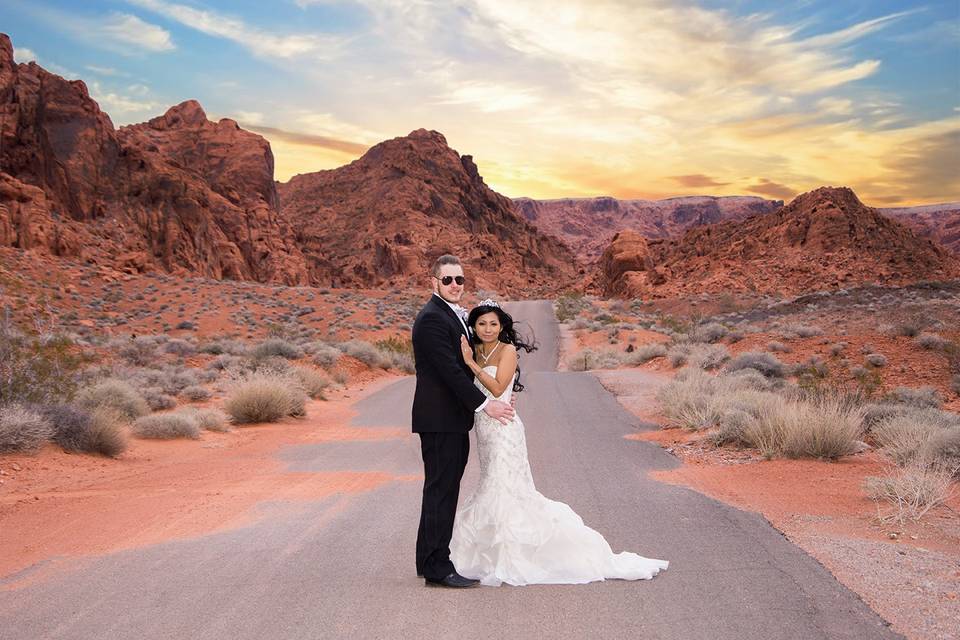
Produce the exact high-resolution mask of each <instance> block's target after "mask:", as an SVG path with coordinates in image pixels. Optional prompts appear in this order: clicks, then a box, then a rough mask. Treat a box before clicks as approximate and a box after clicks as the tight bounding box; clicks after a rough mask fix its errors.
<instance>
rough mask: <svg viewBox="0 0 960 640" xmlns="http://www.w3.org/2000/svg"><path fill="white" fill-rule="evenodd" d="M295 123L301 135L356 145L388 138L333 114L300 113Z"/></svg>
mask: <svg viewBox="0 0 960 640" xmlns="http://www.w3.org/2000/svg"><path fill="white" fill-rule="evenodd" d="M293 122H294V123H295V124H296V125H297V126H296V127H295V128H296V129H297V130H298V131H299V132H301V133H308V134H310V135H314V136H326V137H330V138H336V139H339V140H350V141H352V142H355V143H368V144H372V143H376V142H380V141H382V140H383V139H384V138H386V137H387V136H386V135H385V134H383V133H380V132H378V131H371V130H369V129H365V128H363V127H360V126H357V125H355V124H351V123H349V122H346V121H344V120H340V119H339V118H337V117H336V116H335V115H333V114H332V113H317V112H311V111H300V112H297V113H296V114H295V116H294V118H293Z"/></svg>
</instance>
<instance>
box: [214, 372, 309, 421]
mask: <svg viewBox="0 0 960 640" xmlns="http://www.w3.org/2000/svg"><path fill="white" fill-rule="evenodd" d="M305 402H306V393H305V392H304V391H303V389H302V388H300V386H299V384H297V383H296V382H295V381H294V380H293V379H291V377H290V376H288V375H284V374H282V373H277V372H269V371H265V372H256V373H252V374H248V375H247V376H245V377H243V378H241V379H239V380H237V381H236V382H235V383H234V384H233V385H232V388H231V389H230V392H229V393H228V395H227V399H226V401H225V402H224V409H225V410H226V412H227V414H228V415H229V416H230V417H231V418H232V419H233V422H234V423H236V424H250V423H256V422H274V421H276V420H279V419H280V418H283V417H285V416H302V415H304V414H305Z"/></svg>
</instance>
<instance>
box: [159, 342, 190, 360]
mask: <svg viewBox="0 0 960 640" xmlns="http://www.w3.org/2000/svg"><path fill="white" fill-rule="evenodd" d="M163 351H164V352H165V353H170V354H173V355H177V356H181V357H184V356H192V355H193V354H195V353H196V352H197V348H196V347H195V346H193V345H192V344H191V343H189V342H187V341H186V340H181V339H179V338H172V339H170V340H169V341H168V342H167V343H166V344H165V345H163Z"/></svg>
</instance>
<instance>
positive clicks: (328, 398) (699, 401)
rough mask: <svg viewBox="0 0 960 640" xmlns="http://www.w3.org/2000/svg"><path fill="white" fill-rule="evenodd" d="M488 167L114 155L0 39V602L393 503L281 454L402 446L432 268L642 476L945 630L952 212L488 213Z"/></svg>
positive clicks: (521, 208) (955, 261)
mask: <svg viewBox="0 0 960 640" xmlns="http://www.w3.org/2000/svg"><path fill="white" fill-rule="evenodd" d="M462 151H467V152H469V150H462ZM483 169H484V168H483V166H478V165H477V164H476V163H475V162H474V160H473V158H472V157H471V156H470V155H461V154H460V152H459V151H458V150H454V149H452V148H451V147H450V146H449V145H448V144H447V140H446V138H445V137H444V135H443V134H442V133H439V132H437V131H433V130H429V129H426V128H424V129H417V130H415V131H412V132H411V133H409V134H408V135H406V136H402V137H397V138H393V139H389V140H384V141H382V142H380V143H378V144H375V145H373V146H371V147H370V148H369V149H368V150H367V151H366V152H365V153H363V154H362V155H361V156H360V157H358V158H357V159H356V160H354V161H353V162H351V163H350V164H347V165H345V166H342V167H339V168H336V169H330V170H322V171H316V172H312V173H304V174H300V175H296V176H294V177H292V178H291V179H290V180H288V181H285V182H278V181H276V180H275V174H274V157H273V152H272V150H271V146H270V144H269V143H268V142H267V140H266V139H265V138H263V137H261V136H260V135H258V134H256V133H253V132H251V131H247V130H245V129H244V128H242V127H241V126H240V125H239V124H238V123H237V122H235V121H233V120H231V119H228V118H223V119H220V120H218V121H213V120H211V119H209V118H208V116H207V114H206V113H205V111H204V108H203V107H202V106H201V104H199V102H197V101H195V100H187V101H184V102H182V103H180V104H177V105H175V106H171V107H170V108H169V109H167V110H166V111H165V112H164V113H163V114H162V115H158V116H156V117H154V118H152V119H150V120H148V121H147V122H143V123H140V124H133V125H126V126H121V127H119V128H117V127H115V126H114V124H113V122H112V121H111V119H110V116H109V114H107V113H106V112H105V111H103V110H102V109H101V108H100V106H99V105H98V104H97V102H96V101H95V100H93V99H92V98H91V97H90V95H89V92H88V89H87V86H86V85H85V84H84V82H83V81H80V80H66V79H64V78H63V77H60V76H59V75H56V74H54V73H51V72H49V71H47V70H46V69H44V68H43V67H42V66H40V65H38V64H37V63H35V62H30V63H27V64H18V63H17V62H15V61H14V58H13V45H12V44H11V41H10V38H9V37H7V36H6V35H0V313H2V317H0V549H2V552H0V591H2V592H4V593H7V594H10V593H13V592H18V591H24V590H29V589H31V588H37V585H40V584H41V583H44V582H45V581H47V580H51V579H53V578H55V577H57V576H62V575H66V574H69V573H71V572H76V571H79V570H81V568H82V567H83V566H84V563H85V562H89V561H91V560H90V559H91V558H97V557H100V556H104V555H108V554H113V553H118V552H121V551H128V550H131V549H145V548H148V547H151V546H152V545H158V544H161V543H164V542H169V541H177V540H191V539H197V538H198V537H201V536H205V535H209V534H211V533H214V532H216V533H222V532H229V531H235V530H238V529H241V528H243V527H246V526H249V525H250V524H251V523H253V522H257V521H263V520H266V519H269V518H270V517H272V516H271V514H274V512H273V511H270V510H269V509H268V510H267V511H262V510H258V509H260V507H258V505H261V507H262V504H263V503H265V502H266V501H277V502H278V503H279V502H284V501H286V502H290V503H293V504H303V503H307V502H309V501H310V500H318V499H320V498H321V497H329V496H334V495H339V494H344V495H360V494H363V493H364V492H372V491H374V490H375V489H377V488H380V487H385V486H388V485H390V483H392V482H394V483H395V482H399V483H406V484H413V485H416V483H417V482H419V480H420V476H418V475H417V474H416V473H413V474H411V473H408V472H399V471H398V472H397V473H395V474H392V475H391V474H388V473H386V472H380V471H377V470H374V469H367V468H362V469H356V470H343V471H336V472H334V471H325V472H322V473H321V472H315V473H311V472H310V471H308V470H296V471H290V470H288V469H287V468H286V467H284V466H283V463H282V461H281V460H280V458H279V457H277V452H278V451H280V450H281V449H282V448H283V447H285V446H287V445H290V444H291V443H296V444H300V445H311V446H321V445H323V444H325V443H326V444H330V443H338V444H344V443H351V442H354V443H355V442H383V441H387V440H391V439H392V440H397V441H400V440H402V439H404V438H409V437H410V434H409V433H408V431H409V429H408V428H407V427H403V428H400V427H398V426H396V425H393V426H391V427H390V428H383V429H379V430H376V431H372V430H369V429H363V428H360V427H357V426H354V424H353V423H352V422H351V420H352V418H353V416H354V415H355V414H356V413H357V411H359V409H357V406H358V405H357V403H358V402H359V401H361V400H363V399H365V398H368V397H371V396H373V395H375V394H377V393H381V392H384V390H386V389H388V387H390V385H393V384H395V383H398V381H400V382H399V383H398V384H402V381H403V379H404V378H405V377H408V376H410V375H411V374H413V373H414V366H415V365H414V361H413V354H412V347H411V343H410V329H411V324H412V322H413V319H414V318H415V316H416V314H417V312H418V310H419V309H420V307H421V306H422V305H423V303H424V301H425V300H426V298H427V296H428V295H429V290H430V281H429V278H428V275H429V270H430V267H431V265H432V264H433V262H434V260H435V259H436V258H437V257H438V256H440V255H442V254H445V253H453V254H456V255H458V256H460V258H461V259H462V260H463V263H464V270H465V272H466V275H467V278H468V285H467V288H468V292H469V295H468V301H467V302H468V303H467V306H470V304H472V303H475V302H477V301H479V300H480V299H482V298H487V297H491V298H494V299H498V300H501V301H503V302H505V303H527V302H528V301H548V302H549V303H550V305H551V308H552V309H553V313H554V316H555V321H554V319H551V323H552V324H551V325H550V326H551V327H556V330H557V332H558V333H557V339H556V341H555V342H556V344H546V343H543V342H542V341H543V340H545V339H546V340H549V338H547V337H546V336H547V335H548V334H545V333H544V329H542V328H540V325H538V326H537V331H536V333H537V337H538V340H541V343H542V344H541V348H542V349H543V350H544V351H546V350H549V349H556V352H557V361H558V363H557V364H558V366H557V368H558V369H559V370H560V371H561V372H570V373H568V374H564V375H571V376H572V375H574V373H573V372H591V375H592V376H593V377H595V378H596V379H597V380H599V383H600V384H601V385H602V386H603V387H604V388H605V389H607V391H609V392H610V393H611V394H613V395H614V396H616V397H617V399H618V400H619V402H620V404H621V405H622V407H623V408H624V409H625V410H626V411H628V412H630V415H631V416H633V419H634V423H633V427H634V428H633V429H632V430H631V431H630V432H629V433H624V434H623V435H622V439H625V440H627V441H628V444H630V445H634V444H638V443H643V445H644V446H646V445H647V444H650V443H653V444H655V445H656V446H658V447H660V448H662V449H663V450H665V451H666V452H668V453H670V454H671V455H672V456H674V457H675V458H676V459H677V461H678V462H677V466H676V467H675V468H672V469H658V470H653V471H650V473H649V476H650V477H651V478H653V479H655V480H657V481H658V482H662V483H666V484H670V485H678V486H684V487H688V488H692V489H693V490H695V491H697V492H699V493H702V494H705V495H707V496H710V497H711V498H715V499H716V500H718V501H720V502H722V503H725V504H727V505H733V506H735V507H737V508H738V509H741V510H743V511H747V512H752V513H757V514H761V515H762V516H763V517H764V518H765V519H766V520H768V521H769V522H770V524H771V525H772V526H773V527H775V528H776V529H777V530H779V531H780V532H781V533H782V534H784V536H786V537H787V538H788V539H789V540H790V542H792V543H793V544H795V545H798V546H799V547H800V548H801V549H803V551H805V552H806V553H807V554H809V555H811V556H812V557H814V558H816V560H817V561H818V562H819V563H820V564H822V565H823V567H825V568H826V570H828V571H829V572H830V573H831V574H832V575H833V576H835V578H836V579H837V581H839V583H840V584H842V585H844V586H845V587H846V588H848V589H849V590H851V591H853V592H854V593H856V594H857V595H858V597H859V598H860V599H862V601H863V602H865V603H866V605H867V606H868V607H869V608H870V609H871V610H872V611H873V612H875V613H876V614H878V615H879V616H880V617H881V618H882V619H883V620H884V621H885V622H886V623H889V624H890V625H891V626H892V629H893V631H895V632H896V633H901V634H904V635H905V636H906V637H909V638H931V639H932V638H948V637H958V636H957V635H956V634H957V626H956V621H957V620H958V619H960V515H958V511H960V495H958V492H957V488H958V481H960V203H944V204H942V205H929V204H928V205H923V206H916V207H898V208H882V207H879V208H878V207H871V206H869V205H868V203H865V202H863V201H861V199H860V197H858V195H857V193H855V192H854V191H853V190H851V189H850V188H847V187H845V186H842V185H834V186H831V185H824V186H822V187H820V188H817V189H814V190H811V191H808V192H806V193H803V194H800V195H798V196H796V197H795V198H792V199H789V200H788V201H783V200H773V199H766V198H763V197H758V196H717V197H714V196H702V195H696V196H683V197H676V198H669V199H663V200H640V199H617V198H613V197H583V198H567V199H549V200H547V199H532V198H516V199H511V198H508V197H506V196H504V195H501V194H500V193H497V192H496V191H494V190H493V189H491V188H490V187H489V186H488V185H487V184H486V182H485V181H484V178H483ZM518 308H526V307H518ZM518 320H520V321H523V320H524V318H522V317H518ZM533 328H534V327H533V325H532V324H531V325H528V326H526V327H524V326H523V325H522V326H521V331H524V330H531V329H533ZM552 330H553V329H551V331H552ZM522 365H523V359H521V366H522ZM521 402H523V400H521ZM521 406H522V405H521ZM395 411H396V412H397V413H403V414H404V415H406V414H407V413H408V412H409V407H408V406H406V405H404V406H398V407H396V408H395ZM528 428H529V427H528ZM638 446H639V444H638ZM643 475H647V474H646V473H644V474H643ZM271 504H272V502H271ZM270 508H271V509H273V508H275V509H277V511H276V513H281V514H282V513H285V512H284V511H283V509H284V508H286V507H283V508H281V507H276V505H274V506H273V507H270ZM296 508H297V507H289V509H291V510H296ZM411 568H412V567H411ZM672 570H673V569H671V571H672ZM658 579H659V578H658ZM11 606H12V605H11ZM951 634H953V635H951ZM0 635H2V634H0Z"/></svg>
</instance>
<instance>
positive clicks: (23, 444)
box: [0, 404, 54, 453]
mask: <svg viewBox="0 0 960 640" xmlns="http://www.w3.org/2000/svg"><path fill="white" fill-rule="evenodd" d="M53 434H54V428H53V425H52V424H50V421H49V420H48V419H47V418H45V417H44V416H43V415H42V414H40V413H39V412H37V411H34V410H33V409H29V408H27V407H24V406H23V405H20V404H8V405H4V406H0V453H4V452H12V451H36V450H37V449H39V448H40V447H41V446H43V443H44V442H46V441H47V440H49V439H50V438H51V437H52V436H53Z"/></svg>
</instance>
